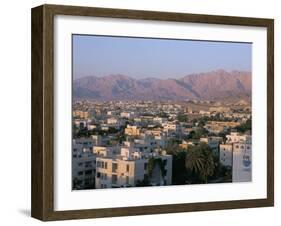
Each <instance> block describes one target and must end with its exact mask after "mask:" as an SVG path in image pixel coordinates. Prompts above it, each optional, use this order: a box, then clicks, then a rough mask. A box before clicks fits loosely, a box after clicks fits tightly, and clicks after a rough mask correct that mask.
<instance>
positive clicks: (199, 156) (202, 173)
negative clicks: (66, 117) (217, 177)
mask: <svg viewBox="0 0 281 226" xmlns="http://www.w3.org/2000/svg"><path fill="white" fill-rule="evenodd" d="M185 165H186V168H187V170H190V171H192V172H194V173H195V174H196V175H198V177H199V178H201V179H202V180H203V181H204V183H208V177H210V176H212V175H213V174H214V170H215V162H214V157H213V153H212V150H211V149H210V148H209V147H208V145H207V144H205V143H200V144H199V145H196V146H193V147H190V148H189V150H188V152H187V155H186V160H185Z"/></svg>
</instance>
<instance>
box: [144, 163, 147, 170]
mask: <svg viewBox="0 0 281 226" xmlns="http://www.w3.org/2000/svg"><path fill="white" fill-rule="evenodd" d="M144 170H147V162H146V163H144Z"/></svg>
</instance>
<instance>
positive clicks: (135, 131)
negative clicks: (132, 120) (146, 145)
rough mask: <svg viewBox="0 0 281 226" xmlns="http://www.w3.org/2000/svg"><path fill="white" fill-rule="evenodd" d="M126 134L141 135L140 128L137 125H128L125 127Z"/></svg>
mask: <svg viewBox="0 0 281 226" xmlns="http://www.w3.org/2000/svg"><path fill="white" fill-rule="evenodd" d="M125 134H126V135H128V136H139V135H140V129H138V128H137V126H130V125H127V128H125Z"/></svg>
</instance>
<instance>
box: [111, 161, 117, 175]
mask: <svg viewBox="0 0 281 226" xmlns="http://www.w3.org/2000/svg"><path fill="white" fill-rule="evenodd" d="M117 168H118V164H117V163H112V172H114V173H116V171H117Z"/></svg>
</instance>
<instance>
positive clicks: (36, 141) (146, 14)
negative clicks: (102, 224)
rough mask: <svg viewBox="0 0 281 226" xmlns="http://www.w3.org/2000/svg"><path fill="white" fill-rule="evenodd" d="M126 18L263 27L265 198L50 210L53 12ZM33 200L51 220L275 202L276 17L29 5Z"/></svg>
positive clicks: (36, 210)
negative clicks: (265, 64) (265, 134)
mask: <svg viewBox="0 0 281 226" xmlns="http://www.w3.org/2000/svg"><path fill="white" fill-rule="evenodd" d="M55 15H71V16H87V17H92V16H94V17H108V18H126V19H140V20H155V21H167V22H168V21H170V22H171V21H174V22H189V23H205V24H218V25H240V26H255V27H264V28H266V29H267V160H266V163H267V198H264V199H249V200H238V201H237V200H236V201H218V202H200V203H179V204H169V205H154V206H137V207H121V208H100V209H77V210H69V211H55V210H54V149H53V147H54V138H53V133H54V111H55V110H56V109H55V107H54V16H55ZM31 51H32V191H31V192H32V200H31V215H32V217H34V218H37V219H40V220H43V221H50V220H66V219H82V218H98V217H115V216H129V215H143V214H163V213H175V212H187V211H203V210H220V209H235V208H251V207H265V206H273V205H274V21H273V19H261V18H245V17H230V16H213V15H199V14H198V15H196V14H185V13H168V12H153V11H137V10H125V9H109V8H91V7H77V6H61V5H42V6H39V7H36V8H33V9H32V49H31Z"/></svg>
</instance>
